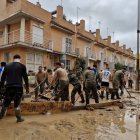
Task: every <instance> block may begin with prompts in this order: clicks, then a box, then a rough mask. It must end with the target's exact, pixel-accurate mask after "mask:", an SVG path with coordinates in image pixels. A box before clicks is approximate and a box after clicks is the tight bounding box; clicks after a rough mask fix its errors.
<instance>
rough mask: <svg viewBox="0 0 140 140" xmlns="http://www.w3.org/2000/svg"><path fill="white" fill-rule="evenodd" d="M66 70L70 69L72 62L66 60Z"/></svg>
mask: <svg viewBox="0 0 140 140" xmlns="http://www.w3.org/2000/svg"><path fill="white" fill-rule="evenodd" d="M66 69H70V60H66Z"/></svg>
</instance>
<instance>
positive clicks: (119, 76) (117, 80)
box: [111, 68, 126, 100]
mask: <svg viewBox="0 0 140 140" xmlns="http://www.w3.org/2000/svg"><path fill="white" fill-rule="evenodd" d="M125 71H126V69H125V68H124V69H122V70H118V71H116V72H115V74H114V76H113V82H112V84H113V92H112V94H111V99H112V100H114V96H115V95H116V97H117V99H121V98H120V97H119V94H118V90H119V87H120V86H121V85H123V86H125V85H124V72H125Z"/></svg>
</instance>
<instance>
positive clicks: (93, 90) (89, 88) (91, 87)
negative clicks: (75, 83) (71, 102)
mask: <svg viewBox="0 0 140 140" xmlns="http://www.w3.org/2000/svg"><path fill="white" fill-rule="evenodd" d="M90 94H92V96H93V97H94V99H95V102H96V103H99V97H98V94H97V85H96V83H95V82H93V83H86V84H85V95H86V104H89V99H90Z"/></svg>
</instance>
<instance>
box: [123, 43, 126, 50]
mask: <svg viewBox="0 0 140 140" xmlns="http://www.w3.org/2000/svg"><path fill="white" fill-rule="evenodd" d="M123 51H124V52H125V51H126V45H125V44H124V45H123Z"/></svg>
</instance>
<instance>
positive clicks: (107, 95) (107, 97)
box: [106, 92, 109, 100]
mask: <svg viewBox="0 0 140 140" xmlns="http://www.w3.org/2000/svg"><path fill="white" fill-rule="evenodd" d="M108 95H109V93H108V92H106V99H107V100H108Z"/></svg>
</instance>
